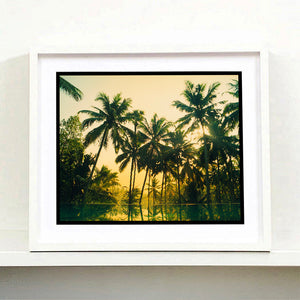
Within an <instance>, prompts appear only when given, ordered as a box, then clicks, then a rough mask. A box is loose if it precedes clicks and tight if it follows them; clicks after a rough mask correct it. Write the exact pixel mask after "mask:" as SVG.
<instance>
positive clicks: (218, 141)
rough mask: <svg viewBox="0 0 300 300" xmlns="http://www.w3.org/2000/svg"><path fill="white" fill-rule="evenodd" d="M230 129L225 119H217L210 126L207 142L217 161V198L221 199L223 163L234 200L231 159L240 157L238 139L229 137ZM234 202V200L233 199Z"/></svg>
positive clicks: (212, 157)
mask: <svg viewBox="0 0 300 300" xmlns="http://www.w3.org/2000/svg"><path fill="white" fill-rule="evenodd" d="M229 132H230V131H229V129H228V128H227V126H226V122H225V121H224V119H215V120H214V121H213V122H211V123H210V125H209V135H207V142H208V144H209V152H210V156H211V159H213V160H215V161H216V165H217V179H218V180H217V181H218V182H217V198H218V200H219V201H221V199H220V185H221V180H220V164H221V162H223V163H224V164H225V166H226V169H227V174H228V182H229V189H230V191H231V198H234V191H233V187H234V184H233V174H232V164H231V161H232V160H231V157H236V156H238V155H239V145H238V138H237V137H236V136H235V135H229ZM232 200H233V199H232Z"/></svg>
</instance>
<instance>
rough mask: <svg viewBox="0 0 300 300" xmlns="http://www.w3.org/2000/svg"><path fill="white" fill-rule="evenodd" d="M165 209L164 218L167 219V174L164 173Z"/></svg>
mask: <svg viewBox="0 0 300 300" xmlns="http://www.w3.org/2000/svg"><path fill="white" fill-rule="evenodd" d="M165 211H166V220H167V221H168V219H169V215H168V212H167V175H165Z"/></svg>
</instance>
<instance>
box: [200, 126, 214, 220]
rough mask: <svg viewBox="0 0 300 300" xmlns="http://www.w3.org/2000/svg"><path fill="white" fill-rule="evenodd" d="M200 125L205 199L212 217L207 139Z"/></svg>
mask: <svg viewBox="0 0 300 300" xmlns="http://www.w3.org/2000/svg"><path fill="white" fill-rule="evenodd" d="M201 127H202V134H203V139H204V160H205V184H206V200H207V205H208V212H209V214H210V217H212V211H211V209H212V208H211V198H210V184H209V172H208V150H207V140H206V135H205V132H204V126H203V124H202V122H201Z"/></svg>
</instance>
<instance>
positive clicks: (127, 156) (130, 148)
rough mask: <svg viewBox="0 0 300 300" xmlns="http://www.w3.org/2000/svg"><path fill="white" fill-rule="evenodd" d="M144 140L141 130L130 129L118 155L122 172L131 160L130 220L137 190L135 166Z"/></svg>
mask: <svg viewBox="0 0 300 300" xmlns="http://www.w3.org/2000/svg"><path fill="white" fill-rule="evenodd" d="M142 142H143V138H142V136H141V134H140V132H134V131H132V130H130V129H128V130H127V134H126V137H125V138H124V142H123V144H122V146H121V150H122V153H121V154H120V155H118V156H117V157H116V163H120V167H119V170H120V172H123V170H124V169H125V168H126V167H127V165H128V164H129V162H130V161H131V167H130V177H129V192H128V221H129V218H130V216H131V204H132V203H131V202H132V201H131V200H132V192H133V191H134V190H135V189H134V180H135V178H133V172H134V166H135V165H136V161H137V159H138V157H139V150H140V146H141V144H142Z"/></svg>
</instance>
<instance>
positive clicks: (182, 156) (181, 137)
mask: <svg viewBox="0 0 300 300" xmlns="http://www.w3.org/2000/svg"><path fill="white" fill-rule="evenodd" d="M168 141H169V143H170V146H171V147H170V154H171V157H172V158H173V159H172V161H173V163H174V173H173V174H174V175H175V176H174V177H175V179H176V180H177V188H178V199H179V212H180V221H181V218H182V216H181V210H182V207H181V204H182V203H181V202H182V201H181V190H180V187H181V177H182V176H181V168H182V165H183V164H185V163H186V164H187V165H188V166H189V164H190V161H191V160H192V159H193V158H194V155H195V150H194V148H193V145H192V144H191V143H189V142H187V141H186V132H183V131H182V130H180V129H176V130H175V131H174V132H170V133H169V138H168ZM188 166H186V168H187V167H188Z"/></svg>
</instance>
